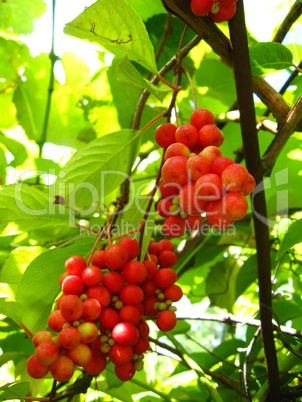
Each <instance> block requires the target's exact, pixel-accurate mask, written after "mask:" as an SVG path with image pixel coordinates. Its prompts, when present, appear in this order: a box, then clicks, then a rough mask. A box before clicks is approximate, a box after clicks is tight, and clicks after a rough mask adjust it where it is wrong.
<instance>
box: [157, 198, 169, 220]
mask: <svg viewBox="0 0 302 402" xmlns="http://www.w3.org/2000/svg"><path fill="white" fill-rule="evenodd" d="M172 205H173V202H172V201H171V200H170V199H168V198H163V199H162V200H159V202H158V203H157V206H156V210H157V213H158V214H159V215H160V216H161V217H162V218H167V217H168V216H170V215H171V212H170V208H171V207H172Z"/></svg>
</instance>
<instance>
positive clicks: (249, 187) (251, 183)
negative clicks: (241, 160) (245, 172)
mask: <svg viewBox="0 0 302 402" xmlns="http://www.w3.org/2000/svg"><path fill="white" fill-rule="evenodd" d="M255 187H256V182H255V179H254V177H253V176H252V175H251V174H250V173H249V178H248V182H247V183H246V185H245V186H244V187H243V189H242V194H243V195H245V196H247V195H250V194H251V193H252V192H253V191H254V189H255Z"/></svg>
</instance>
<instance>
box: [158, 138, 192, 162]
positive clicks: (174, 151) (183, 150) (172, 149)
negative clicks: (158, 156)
mask: <svg viewBox="0 0 302 402" xmlns="http://www.w3.org/2000/svg"><path fill="white" fill-rule="evenodd" d="M190 153H191V151H190V149H189V148H188V147H187V146H186V145H185V144H182V143H180V142H176V143H175V144H172V145H170V146H169V148H167V149H166V152H165V155H164V160H165V161H167V160H168V159H170V158H172V157H173V156H186V157H187V158H188V157H189V155H190Z"/></svg>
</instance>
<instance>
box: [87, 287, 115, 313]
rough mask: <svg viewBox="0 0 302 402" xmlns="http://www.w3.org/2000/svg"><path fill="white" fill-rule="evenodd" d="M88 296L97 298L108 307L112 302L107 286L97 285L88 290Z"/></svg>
mask: <svg viewBox="0 0 302 402" xmlns="http://www.w3.org/2000/svg"><path fill="white" fill-rule="evenodd" d="M86 295H87V296H88V298H91V299H96V300H97V301H98V302H99V303H100V305H101V307H102V308H103V307H107V306H108V305H109V304H110V302H111V294H110V292H109V291H108V289H107V288H105V286H102V285H95V286H91V287H89V288H88V289H87V290H86Z"/></svg>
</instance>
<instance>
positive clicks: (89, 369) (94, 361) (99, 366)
mask: <svg viewBox="0 0 302 402" xmlns="http://www.w3.org/2000/svg"><path fill="white" fill-rule="evenodd" d="M106 366H107V359H106V357H103V356H99V355H97V354H94V353H93V354H92V358H91V360H90V362H89V363H88V364H86V366H83V370H84V371H86V373H88V374H91V375H99V374H101V373H102V371H104V370H105V368H106Z"/></svg>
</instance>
